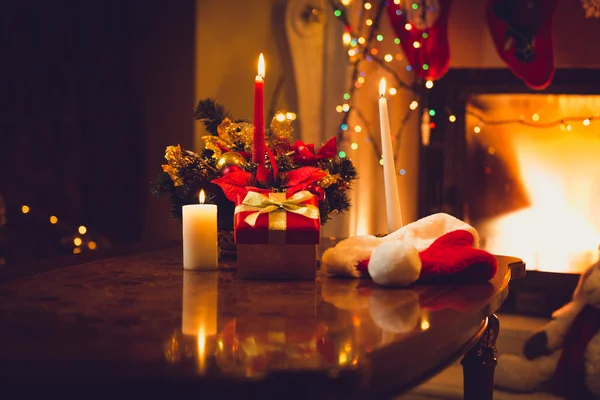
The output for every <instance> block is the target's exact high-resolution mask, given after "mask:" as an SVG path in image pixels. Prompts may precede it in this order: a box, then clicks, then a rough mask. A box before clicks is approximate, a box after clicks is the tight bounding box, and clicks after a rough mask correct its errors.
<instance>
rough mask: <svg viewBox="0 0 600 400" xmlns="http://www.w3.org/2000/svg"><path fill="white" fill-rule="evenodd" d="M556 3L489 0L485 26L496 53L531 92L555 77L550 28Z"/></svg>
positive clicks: (538, 0) (549, 0)
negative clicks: (486, 25) (490, 35)
mask: <svg viewBox="0 0 600 400" xmlns="http://www.w3.org/2000/svg"><path fill="white" fill-rule="evenodd" d="M556 3H557V0H543V1H542V0H489V3H488V7H487V23H488V28H489V29H490V33H491V34H492V39H493V40H494V45H495V46H496V50H497V51H498V54H499V55H500V58H502V60H504V62H505V63H506V64H508V66H509V67H510V69H511V70H512V71H513V72H514V74H515V75H516V76H518V77H519V78H520V79H522V80H523V81H524V82H525V84H526V85H527V86H529V87H530V88H532V89H540V90H541V89H544V88H545V87H546V86H548V85H549V84H550V82H552V77H553V76H554V49H553V46H552V25H553V17H554V11H555V9H556Z"/></svg>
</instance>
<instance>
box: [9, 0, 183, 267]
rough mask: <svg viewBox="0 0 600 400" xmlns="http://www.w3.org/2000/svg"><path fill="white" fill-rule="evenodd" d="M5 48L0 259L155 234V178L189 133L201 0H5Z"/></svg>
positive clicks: (46, 254) (49, 253) (55, 252)
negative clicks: (149, 226)
mask: <svg viewBox="0 0 600 400" xmlns="http://www.w3.org/2000/svg"><path fill="white" fill-rule="evenodd" d="M0 51H1V56H0V60H1V61H0V151H1V153H0V267H1V265H2V264H4V265H7V264H16V263H20V262H24V261H28V260H31V259H39V258H43V257H50V256H55V255H59V254H72V253H73V251H74V249H75V248H76V246H74V245H73V239H74V238H75V237H77V236H78V237H80V238H82V240H83V245H82V246H81V247H80V248H81V249H82V251H84V252H85V251H90V250H89V248H88V246H87V244H88V243H89V241H94V242H95V243H96V244H97V249H102V248H106V247H114V246H118V245H121V244H125V243H130V242H136V241H140V240H144V239H148V238H149V237H152V235H153V232H148V231H147V230H146V227H145V223H144V221H145V220H146V219H147V218H148V216H149V214H152V213H153V210H155V209H156V208H157V207H160V204H159V202H157V201H156V200H154V199H152V198H151V197H150V196H149V181H150V179H151V178H152V177H153V176H154V175H155V174H157V173H158V172H159V171H160V164H161V159H162V156H163V154H164V146H165V145H166V144H169V143H170V142H171V141H178V142H180V143H182V145H186V146H189V145H191V143H192V137H193V136H192V135H193V105H194V94H193V90H194V81H193V79H194V1H193V0H178V1H175V2H171V1H154V0H152V1H141V0H85V1H75V0H72V1H68V0H58V1H55V0H53V1H43V0H30V1H19V0H10V1H0ZM153 202H156V204H154V203H153ZM23 205H28V206H29V207H30V212H29V213H27V214H23V213H22V211H21V207H22V206H23ZM51 215H55V216H57V217H58V223H57V224H56V225H52V224H50V222H49V217H50V216H51ZM158 218H163V216H162V215H161V216H160V217H158ZM80 225H84V226H86V227H87V233H86V234H85V235H83V236H82V235H79V234H78V233H77V230H78V227H79V226H80ZM155 225H156V224H155ZM155 229H156V228H155ZM76 251H77V250H76Z"/></svg>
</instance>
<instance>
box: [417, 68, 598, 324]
mask: <svg viewBox="0 0 600 400" xmlns="http://www.w3.org/2000/svg"><path fill="white" fill-rule="evenodd" d="M593 74H594V71H593V70H559V71H557V73H556V76H555V79H554V83H553V84H552V85H551V86H550V87H549V88H548V89H546V90H544V91H541V92H536V91H531V90H528V89H527V88H526V87H525V86H524V85H523V84H522V83H521V82H519V81H518V80H517V79H516V78H514V77H513V76H512V75H511V73H510V71H507V70H454V71H451V72H449V74H448V75H447V76H446V77H445V78H444V79H443V80H441V81H440V82H439V83H438V84H437V85H436V87H434V88H433V89H432V90H431V91H429V92H427V93H424V99H425V101H424V104H423V105H424V107H426V108H428V109H430V110H431V109H433V110H435V113H434V115H435V119H434V123H435V127H434V129H432V130H431V136H430V143H429V145H428V146H422V149H421V161H420V179H421V185H420V205H421V209H420V214H421V216H423V215H427V214H430V213H433V212H439V211H444V212H449V213H451V214H454V215H456V216H458V217H460V218H463V219H465V220H466V221H467V222H469V223H470V224H472V225H473V226H474V227H475V228H477V230H478V231H479V233H480V236H481V246H482V248H484V249H486V250H488V251H490V252H492V253H495V254H506V255H513V256H516V257H520V258H522V259H523V260H524V261H525V262H526V264H527V269H528V274H527V277H526V278H525V279H523V280H521V281H515V282H514V283H513V284H511V295H510V297H509V299H508V300H507V302H506V304H505V308H506V309H508V310H509V311H513V312H520V313H525V314H536V315H545V316H547V315H550V314H551V313H552V311H554V310H555V309H556V308H558V307H560V306H562V305H563V304H565V303H566V302H568V301H569V300H570V298H571V294H572V292H573V289H574V288H575V286H576V284H577V280H578V278H579V274H580V273H581V272H582V271H584V270H585V269H586V268H587V267H588V266H590V265H592V264H593V263H595V262H596V261H597V260H598V255H599V253H598V251H599V248H598V246H599V244H600V207H598V206H597V204H598V200H600V162H598V161H597V160H599V159H600V86H599V85H598V83H594V80H593Z"/></svg>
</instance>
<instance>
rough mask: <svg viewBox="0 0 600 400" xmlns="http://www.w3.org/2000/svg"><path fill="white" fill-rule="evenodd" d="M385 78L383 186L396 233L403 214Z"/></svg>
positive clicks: (382, 95) (391, 228)
mask: <svg viewBox="0 0 600 400" xmlns="http://www.w3.org/2000/svg"><path fill="white" fill-rule="evenodd" d="M385 89H386V85H385V78H381V81H380V82H379V96H380V97H379V124H380V128H381V153H382V158H383V184H384V188H385V206H386V213H387V223H388V231H389V232H390V233H391V232H394V231H396V230H398V229H400V228H401V227H402V212H401V209H400V195H399V194H398V182H397V180H396V167H395V166H394V151H393V148H392V135H391V130H390V119H389V116H388V108H387V100H386V98H385Z"/></svg>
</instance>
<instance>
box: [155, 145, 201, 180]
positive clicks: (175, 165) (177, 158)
mask: <svg viewBox="0 0 600 400" xmlns="http://www.w3.org/2000/svg"><path fill="white" fill-rule="evenodd" d="M165 159H166V160H167V163H168V164H163V165H162V169H163V171H164V172H166V173H167V174H169V176H170V177H171V180H172V181H173V183H174V184H175V186H181V185H182V184H183V181H182V178H181V177H180V176H179V171H180V170H181V169H182V168H185V167H188V166H190V165H192V164H193V163H194V159H193V157H192V156H190V155H189V153H187V152H186V153H185V154H184V152H183V151H182V150H181V146H180V145H177V146H167V149H166V150H165Z"/></svg>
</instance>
